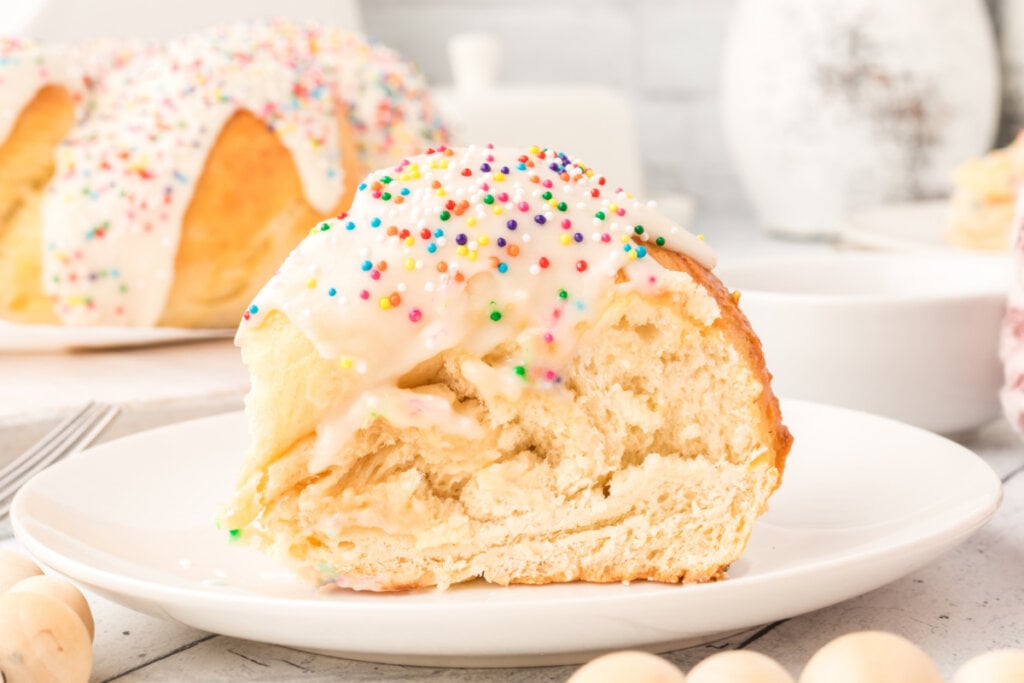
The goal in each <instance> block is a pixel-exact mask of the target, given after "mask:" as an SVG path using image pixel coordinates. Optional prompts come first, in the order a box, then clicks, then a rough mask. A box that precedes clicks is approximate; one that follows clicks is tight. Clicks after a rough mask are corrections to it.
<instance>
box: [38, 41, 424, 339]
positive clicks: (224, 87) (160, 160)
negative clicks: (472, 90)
mask: <svg viewBox="0 0 1024 683" xmlns="http://www.w3.org/2000/svg"><path fill="white" fill-rule="evenodd" d="M398 63H399V62H398V59H397V57H394V56H393V55H392V54H391V53H385V52H383V51H380V50H378V49H376V48H371V47H369V46H368V45H366V43H365V42H363V41H362V40H361V39H359V38H358V37H356V36H354V35H351V34H349V33H346V32H343V31H338V30H322V29H319V28H314V27H310V26H302V25H297V24H293V23H290V22H284V21H278V22H272V23H268V24H242V25H234V26H228V27H223V28H218V29H213V30H209V31H203V32H199V33H196V34H193V35H190V36H187V37H185V38H182V39H180V40H177V41H173V42H170V43H168V44H167V45H166V46H164V47H163V48H161V49H158V50H152V51H146V52H145V53H144V54H140V55H136V56H135V57H134V58H133V59H131V60H130V62H129V63H128V64H126V65H124V66H123V67H122V68H117V69H114V70H112V71H111V72H110V73H109V74H108V76H107V77H106V78H103V79H101V80H100V81H99V82H98V84H97V87H96V93H95V96H94V106H93V107H91V114H90V115H89V116H88V117H86V119H85V120H84V121H82V122H81V123H80V124H79V125H78V126H76V127H75V128H74V129H73V131H72V133H71V134H70V135H69V137H68V138H67V139H66V140H65V141H64V143H63V144H62V145H61V146H60V147H59V148H58V153H57V172H56V175H55V177H54V180H53V182H52V183H51V186H50V188H49V190H48V193H47V197H46V200H45V202H44V207H43V216H44V221H43V222H44V225H43V234H44V246H45V248H44V271H45V285H46V287H47V291H48V293H49V294H51V295H52V296H53V297H54V299H55V308H56V311H57V314H58V315H59V316H60V317H61V318H62V320H63V321H64V322H65V323H68V324H118V325H153V324H155V323H156V322H157V321H158V320H159V319H160V316H161V314H162V312H163V309H164V306H165V303H166V298H167V295H168V292H169V291H170V287H171V284H172V280H173V277H174V272H173V271H174V260H175V255H176V252H177V247H178V243H179V240H180V231H181V221H182V218H183V216H184V214H185V212H186V210H187V209H188V205H189V202H190V201H191V197H192V195H193V191H194V188H195V183H196V182H197V180H198V179H199V177H200V175H201V173H202V170H203V167H204V164H205V161H206V157H207V155H208V153H209V151H210V149H211V148H212V146H213V144H214V142H216V139H217V137H218V136H219V134H220V131H221V130H222V128H223V127H224V125H225V124H226V123H227V121H228V119H229V118H230V117H231V116H232V115H233V114H234V113H236V112H237V111H241V110H245V111H248V112H250V113H252V114H253V115H255V116H257V117H259V118H260V119H261V120H263V121H264V122H265V123H266V125H267V126H268V127H270V128H271V129H272V130H274V131H275V132H276V133H277V135H278V137H279V139H280V140H281V142H282V144H284V145H285V147H287V148H288V150H289V151H290V153H291V156H292V158H293V160H294V161H295V164H296V168H297V170H298V174H299V177H300V178H301V180H302V184H303V190H304V193H305V195H306V198H307V200H308V201H309V203H310V204H311V205H312V206H313V207H314V208H316V209H317V210H319V211H322V212H324V213H328V212H330V211H331V210H332V209H333V207H334V206H335V205H336V204H337V202H338V200H339V198H340V196H341V194H342V191H343V187H344V186H343V180H344V179H343V178H342V170H341V169H342V163H341V158H340V143H339V139H338V138H339V130H338V126H337V120H338V116H339V114H340V113H342V111H341V108H342V107H346V108H347V110H348V111H349V112H350V116H351V117H353V120H355V116H356V113H357V112H360V113H361V112H364V110H365V109H366V108H367V107H371V108H372V107H377V108H385V109H386V108H389V107H390V109H393V110H395V111H399V112H401V114H402V117H403V119H404V117H408V118H409V120H412V121H416V122H417V125H416V126H414V129H415V135H405V136H401V137H400V140H399V138H395V137H393V136H392V135H391V133H389V132H388V131H381V130H378V128H377V127H375V125H367V126H364V125H362V122H361V121H360V126H361V128H362V130H363V131H372V132H373V133H374V135H370V134H369V133H367V138H366V140H365V141H363V140H360V141H359V143H360V144H361V145H362V147H364V148H365V153H366V154H369V152H370V150H375V151H379V152H380V153H381V154H386V153H388V152H397V153H398V154H404V153H408V149H407V148H405V147H403V146H401V144H400V142H401V143H402V144H407V145H409V146H412V147H415V148H418V147H420V146H425V144H428V143H430V142H432V141H434V139H435V136H443V132H441V131H439V129H438V128H437V127H436V126H434V125H433V124H434V121H433V119H428V118H427V117H430V116H432V112H431V111H430V110H429V106H428V105H426V104H422V103H415V104H413V103H409V102H406V101H405V100H404V99H403V98H404V97H406V96H416V97H422V96H423V93H424V92H425V88H424V87H423V86H422V83H420V82H415V83H411V84H409V85H407V86H403V87H394V88H392V89H391V90H387V91H385V90H384V89H382V88H380V87H377V86H375V85H374V83H367V82H363V81H360V80H359V79H360V78H367V77H369V76H367V74H372V73H373V69H379V70H380V71H381V73H383V72H385V71H387V70H388V69H394V68H396V66H395V65H396V64H398ZM368 64H369V65H368ZM371 65H372V66H371ZM392 77H393V78H396V79H398V81H399V82H400V83H404V82H405V78H409V79H410V80H414V79H413V77H412V75H411V73H410V72H408V69H406V72H405V73H394V74H392V75H389V76H387V77H385V76H380V77H379V78H377V81H380V80H382V79H383V80H387V78H392ZM377 81H374V82H377ZM387 103H390V104H387ZM385 104H387V106H385ZM361 115H362V114H361ZM375 123H376V122H375ZM391 124H392V121H384V122H382V123H381V125H382V126H384V125H391ZM357 134H358V131H357ZM361 153H364V152H363V151H361ZM398 154H396V156H394V157H392V158H398ZM239 182H244V179H241V178H240V179H239Z"/></svg>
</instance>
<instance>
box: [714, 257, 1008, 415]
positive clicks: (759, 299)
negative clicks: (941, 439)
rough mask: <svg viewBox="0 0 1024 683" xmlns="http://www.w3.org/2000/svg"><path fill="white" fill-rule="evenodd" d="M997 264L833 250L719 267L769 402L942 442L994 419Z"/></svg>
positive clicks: (1002, 278) (1003, 261) (1004, 284)
mask: <svg viewBox="0 0 1024 683" xmlns="http://www.w3.org/2000/svg"><path fill="white" fill-rule="evenodd" d="M1010 272H1011V268H1010V261H1009V259H1007V258H1006V257H1005V256H1002V257H999V256H985V255H972V254H958V253H957V254H944V253H924V252H922V253H858V252H846V253H844V252H834V253H823V254H809V255H800V256H783V257H775V256H773V257H770V258H757V259H749V260H742V261H741V260H735V261H731V262H730V261H726V262H724V263H722V264H720V265H719V267H718V268H717V269H716V273H717V275H718V276H719V277H720V278H721V279H722V281H723V282H724V283H725V284H726V285H727V286H728V287H729V288H731V289H738V290H740V292H741V299H740V308H742V309H743V311H744V312H745V313H746V314H747V317H748V318H749V319H750V322H751V325H753V327H754V330H755V332H757V334H758V336H759V337H760V338H761V341H762V343H763V344H764V352H765V359H766V362H767V364H768V369H769V370H771V372H772V374H773V375H775V380H774V383H773V386H774V388H775V391H776V393H778V394H780V395H782V396H789V397H793V398H803V399H810V400H814V401H820V402H824V403H832V404H835V405H841V406H846V407H850V408H857V409H860V410H865V411H868V412H872V413H877V414H880V415H886V416H888V417H892V418H895V419H897V420H901V421H903V422H908V423H910V424H914V425H917V426H919V427H924V428H925V429H929V430H932V431H935V432H940V433H944V434H956V433H960V432H964V431H967V430H970V429H974V428H976V427H979V426H981V425H983V424H985V423H986V422H989V421H991V420H992V419H994V418H996V417H997V416H998V415H999V414H1000V406H999V396H998V391H999V387H1000V385H1001V383H1002V371H1001V366H1000V363H999V357H998V346H999V327H1000V322H1001V320H1002V316H1003V311H1004V307H1005V301H1006V294H1007V292H1008V288H1009V282H1010Z"/></svg>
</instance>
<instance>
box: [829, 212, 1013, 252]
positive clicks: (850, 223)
mask: <svg viewBox="0 0 1024 683" xmlns="http://www.w3.org/2000/svg"><path fill="white" fill-rule="evenodd" d="M948 211H949V200H948V199H936V200H928V201H917V202H899V203H893V204H886V205H883V206H878V207H873V208H870V209H861V210H858V211H853V212H851V213H850V214H849V215H847V216H846V218H845V219H844V225H843V227H842V229H841V232H840V238H841V240H842V242H843V243H845V244H849V245H851V246H856V247H866V248H868V249H886V250H892V251H921V250H939V251H945V252H949V253H957V254H963V253H969V254H976V253H980V254H1001V253H1003V252H993V251H987V250H971V249H964V248H962V247H956V246H954V245H952V244H949V243H948V242H946V239H945V231H946V219H947V212H948ZM1009 253H1010V252H1009V246H1007V250H1006V252H1005V255H1006V257H1007V259H1009Z"/></svg>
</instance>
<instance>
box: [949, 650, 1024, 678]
mask: <svg viewBox="0 0 1024 683" xmlns="http://www.w3.org/2000/svg"><path fill="white" fill-rule="evenodd" d="M1021 681H1024V650H996V651H994V652H986V653H985V654H982V655H978V656H977V657H974V658H972V659H970V660H968V661H967V663H965V664H964V665H963V666H961V667H960V669H959V670H958V671H957V672H956V675H955V676H953V683H1020V682H1021Z"/></svg>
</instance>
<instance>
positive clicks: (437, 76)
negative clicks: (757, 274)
mask: <svg viewBox="0 0 1024 683" xmlns="http://www.w3.org/2000/svg"><path fill="white" fill-rule="evenodd" d="M734 4H735V2H734V0H677V1H673V0H559V1H558V2H551V1H545V0H521V1H519V2H508V1H507V0H506V1H505V2H501V1H499V0H418V1H415V2H410V1H409V0H372V1H364V2H363V3H362V11H363V18H364V22H365V24H366V30H367V32H368V33H369V34H370V35H371V36H372V37H374V38H376V39H378V40H380V41H381V42H383V43H385V44H387V45H391V46H392V47H395V48H396V49H398V50H400V51H401V52H402V53H403V54H405V55H406V56H407V57H409V58H410V59H412V60H414V61H415V62H416V63H417V64H419V66H420V68H421V69H422V70H423V71H424V73H425V74H426V76H427V78H428V79H429V80H430V81H431V82H432V83H448V82H450V81H451V70H450V68H449V65H448V54H447V50H446V44H447V41H448V39H449V38H450V37H451V36H453V35H455V34H458V33H461V32H469V31H487V32H489V33H493V34H494V35H496V36H497V37H498V38H499V39H500V40H501V43H502V52H503V54H502V64H503V68H502V72H501V80H502V81H507V82H513V83H547V84H550V83H568V82H574V83H580V82H582V83H598V84H601V85H605V86H610V87H613V88H616V89H619V90H621V91H622V92H623V93H624V94H625V95H626V96H627V97H628V98H629V99H630V101H631V103H632V105H633V108H634V116H635V118H636V122H637V127H638V134H639V141H640V146H641V150H642V154H643V158H644V162H645V164H644V166H645V168H644V170H645V175H646V178H647V186H648V188H649V190H650V191H651V192H652V193H667V192H686V193H688V194H691V195H693V196H694V197H695V198H696V199H697V200H698V203H699V206H700V210H701V211H710V212H715V213H718V214H729V215H745V214H747V212H748V211H749V208H748V206H747V204H746V202H745V200H744V199H743V194H742V192H741V190H740V187H739V184H738V181H737V179H736V176H735V174H734V173H733V171H732V167H731V163H730V161H729V158H728V155H727V154H726V150H725V143H724V140H723V138H722V133H721V128H720V126H719V124H718V111H719V105H718V92H717V81H718V72H719V66H720V60H721V48H722V42H723V40H724V37H725V30H726V24H727V22H728V19H729V15H730V12H731V10H732V8H733V6H734ZM541 114H542V113H540V112H539V113H538V115H541ZM609 135H614V131H609Z"/></svg>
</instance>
